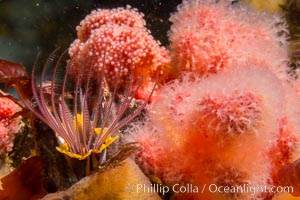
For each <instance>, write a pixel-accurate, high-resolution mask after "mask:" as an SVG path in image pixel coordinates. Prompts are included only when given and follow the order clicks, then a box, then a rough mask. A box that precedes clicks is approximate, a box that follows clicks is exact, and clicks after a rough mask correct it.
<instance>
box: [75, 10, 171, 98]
mask: <svg viewBox="0 0 300 200" xmlns="http://www.w3.org/2000/svg"><path fill="white" fill-rule="evenodd" d="M77 31H78V38H79V39H76V40H75V41H74V42H73V44H72V45H71V46H70V49H69V54H70V56H71V60H72V65H70V67H72V69H71V70H70V72H71V73H72V74H73V76H74V77H76V76H77V75H78V74H79V73H80V72H81V68H83V69H85V70H86V71H89V70H91V71H92V73H94V74H95V75H94V76H93V77H100V76H101V73H102V71H103V70H104V71H105V74H109V78H107V82H108V85H109V86H111V85H115V83H116V81H123V80H124V79H125V80H126V76H128V74H131V77H132V78H133V80H134V82H135V81H138V80H139V79H140V78H141V77H144V82H143V85H142V87H141V89H140V90H139V93H138V95H137V96H138V97H141V98H145V94H148V93H149V90H151V87H153V85H154V82H156V80H157V77H158V76H159V77H160V79H159V80H161V81H163V80H164V77H166V76H167V74H168V70H169V67H168V64H169V62H170V58H169V55H168V51H167V50H166V49H165V48H164V47H161V46H160V44H159V42H158V41H156V40H154V38H153V37H152V36H151V35H150V33H149V30H147V29H146V27H145V21H144V19H143V16H142V14H139V13H138V12H137V11H136V10H134V9H131V8H118V9H112V10H106V9H98V10H96V11H93V12H92V13H91V14H90V15H88V16H87V17H86V18H85V19H84V20H83V21H82V22H81V23H80V26H78V27H77Z"/></svg>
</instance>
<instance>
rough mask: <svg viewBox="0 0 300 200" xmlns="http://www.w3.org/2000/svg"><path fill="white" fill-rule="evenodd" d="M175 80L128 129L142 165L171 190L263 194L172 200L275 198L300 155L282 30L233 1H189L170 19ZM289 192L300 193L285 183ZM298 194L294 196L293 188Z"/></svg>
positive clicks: (273, 18) (275, 20) (273, 19)
mask: <svg viewBox="0 0 300 200" xmlns="http://www.w3.org/2000/svg"><path fill="white" fill-rule="evenodd" d="M170 20H171V22H172V23H173V24H172V26H171V30H170V32H169V37H170V42H171V44H170V54H171V70H170V71H171V72H172V73H176V74H178V76H179V78H177V79H175V80H173V81H171V82H168V83H167V84H165V85H164V86H163V87H162V88H161V89H159V90H158V91H157V96H156V98H155V100H154V101H153V102H152V103H151V105H150V106H149V107H148V108H147V111H148V116H147V118H146V119H145V120H144V121H142V122H138V123H136V124H135V125H133V126H132V130H130V132H134V133H135V134H136V135H134V138H135V139H136V140H137V141H138V142H139V144H140V145H141V146H142V148H143V149H142V151H140V152H139V153H138V155H137V161H138V163H140V165H141V167H142V168H143V169H144V170H145V171H146V173H148V174H150V175H155V176H157V177H159V178H160V179H161V180H162V181H163V182H164V183H165V184H166V185H168V186H170V187H172V185H174V184H176V183H180V184H182V185H183V186H186V187H187V185H189V184H192V185H194V186H197V187H198V189H199V188H202V186H204V185H205V184H206V185H211V184H215V185H217V186H223V187H224V186H227V187H228V188H231V189H234V188H237V187H238V186H246V187H249V188H250V187H256V186H258V187H259V186H260V187H266V190H259V191H256V193H255V194H253V193H252V194H251V193H250V192H247V191H233V190H232V191H231V192H223V193H218V192H217V193H214V192H211V191H209V190H208V189H207V190H204V191H203V192H201V191H198V192H194V193H193V192H189V193H188V192H185V193H184V192H183V193H174V198H175V199H270V198H272V197H273V195H275V192H273V191H271V188H272V186H280V185H282V184H283V185H284V184H288V183H285V182H280V181H279V179H280V178H281V177H278V174H277V172H278V170H280V169H281V168H282V167H283V166H285V165H286V164H288V163H291V162H293V161H294V160H295V159H297V158H298V156H299V149H300V147H299V134H300V132H299V131H300V129H299V128H300V127H299V124H300V118H299V114H300V107H299V106H300V105H299V102H300V101H299V100H300V99H299V96H298V95H297V94H296V91H295V90H294V89H293V88H292V85H293V84H291V83H292V82H294V80H293V78H292V77H290V75H289V74H290V73H289V72H290V69H289V67H288V48H287V47H288V42H287V29H286V24H285V22H284V21H283V20H282V19H281V18H280V17H279V16H277V15H268V14H266V13H257V12H256V11H254V10H252V9H251V8H249V7H247V6H246V5H243V4H239V3H236V4H232V3H231V2H229V1H217V2H216V1H200V0H199V1H198V0H194V1H192V0H190V1H183V3H182V4H181V5H179V6H178V10H177V12H175V13H174V14H172V16H171V17H170ZM289 184H290V185H289V186H296V185H293V184H291V182H289ZM294 189H297V188H296V187H295V188H294Z"/></svg>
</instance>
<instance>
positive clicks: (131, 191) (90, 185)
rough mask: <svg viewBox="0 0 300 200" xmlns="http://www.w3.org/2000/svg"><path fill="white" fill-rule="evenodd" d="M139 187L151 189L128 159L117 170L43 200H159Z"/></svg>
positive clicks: (85, 179)
mask: <svg viewBox="0 0 300 200" xmlns="http://www.w3.org/2000/svg"><path fill="white" fill-rule="evenodd" d="M138 185H143V186H145V187H147V188H151V183H150V181H149V180H148V178H147V177H146V176H145V175H144V174H143V173H142V172H141V170H140V169H139V167H138V166H137V165H136V164H135V162H134V161H133V160H131V159H126V160H125V161H124V162H123V163H121V164H120V165H119V166H117V167H115V168H110V169H105V171H100V172H97V173H94V174H92V175H90V176H87V177H85V178H84V179H82V180H81V181H79V182H78V183H76V184H75V185H73V186H72V187H71V188H70V189H68V190H66V191H63V192H58V193H54V194H48V195H46V196H45V197H44V198H43V199H42V200H55V199H70V200H97V199H99V200H100V199H115V200H124V199H130V200H135V199H136V200H139V199H147V200H159V199H160V197H159V196H158V194H157V193H155V192H145V191H141V192H138V188H137V187H138Z"/></svg>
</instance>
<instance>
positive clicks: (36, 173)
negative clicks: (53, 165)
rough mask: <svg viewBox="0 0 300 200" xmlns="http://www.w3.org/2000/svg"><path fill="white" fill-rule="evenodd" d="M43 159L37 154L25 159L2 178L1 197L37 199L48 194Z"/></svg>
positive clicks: (20, 199)
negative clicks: (45, 185)
mask: <svg viewBox="0 0 300 200" xmlns="http://www.w3.org/2000/svg"><path fill="white" fill-rule="evenodd" d="M43 164H44V163H43V159H42V158H41V157H38V156H35V157H31V158H28V159H27V160H25V161H24V162H23V163H22V164H21V165H20V166H19V167H18V168H16V169H15V170H14V171H13V172H12V173H10V174H9V175H7V176H5V177H3V178H2V179H1V185H2V189H1V190H0V199H3V200H4V199H5V200H37V199H40V198H42V197H43V196H45V195H46V193H47V192H46V189H45V188H44V178H43V177H44V174H43V173H44V168H43Z"/></svg>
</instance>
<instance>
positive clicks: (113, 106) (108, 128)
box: [20, 49, 155, 164]
mask: <svg viewBox="0 0 300 200" xmlns="http://www.w3.org/2000/svg"><path fill="white" fill-rule="evenodd" d="M57 51H58V49H57V50H55V51H53V52H52V53H51V54H50V56H49V57H48V59H47V61H46V63H45V64H44V66H43V69H42V72H41V75H40V82H39V85H38V84H37V83H36V78H35V71H36V65H37V64H36V63H37V62H35V64H34V66H33V69H32V73H31V88H32V93H33V98H34V100H33V101H32V100H31V99H28V98H26V97H25V96H23V95H22V94H21V95H20V97H21V98H22V100H23V102H24V104H25V106H26V107H28V108H29V109H30V110H31V111H32V112H33V113H34V114H35V115H36V116H37V117H38V118H39V119H40V120H42V121H43V122H44V123H46V124H47V125H48V126H49V127H51V128H52V129H53V131H54V132H55V133H56V136H57V137H58V141H59V142H60V145H59V146H58V147H57V150H58V151H59V152H61V153H63V154H65V155H67V156H69V157H72V158H76V159H79V160H84V159H86V158H88V157H89V156H90V155H91V154H92V153H95V154H100V153H102V152H103V151H104V150H105V149H106V148H107V147H108V146H109V145H110V144H111V143H113V142H114V141H115V140H116V139H118V134H119V133H120V132H119V130H120V129H121V128H122V127H123V126H124V125H126V124H127V123H128V122H130V121H131V120H132V119H134V118H135V117H136V116H137V115H138V114H139V113H140V112H141V111H142V110H143V108H144V107H145V106H146V105H147V102H148V100H149V98H150V96H151V94H152V92H151V93H150V95H149V98H148V99H147V100H146V101H144V102H143V103H142V104H141V105H139V106H138V107H137V108H136V109H135V110H134V111H133V112H132V113H130V114H128V115H127V116H125V117H123V115H124V113H125V111H126V110H127V109H128V107H129V106H130V105H131V103H132V101H133V99H134V94H135V92H136V91H137V90H138V88H139V86H134V88H135V89H133V81H132V79H131V78H130V77H129V79H128V80H129V81H127V82H129V83H128V87H127V89H126V90H125V92H124V94H123V95H119V94H118V95H117V91H118V87H119V83H120V80H119V79H116V84H115V86H114V88H112V89H110V88H108V86H107V84H106V74H105V70H103V71H102V73H101V77H100V78H99V77H98V78H97V79H96V80H95V79H93V78H92V76H93V73H92V70H90V71H89V72H85V71H84V69H83V67H82V69H81V70H82V73H80V74H79V75H78V76H77V77H76V80H75V81H74V79H73V77H72V78H70V77H69V75H70V70H71V69H72V67H65V68H64V67H62V60H63V57H64V55H65V52H64V53H62V54H61V55H60V56H59V57H58V59H57V60H56V61H54V58H55V54H56V52H57ZM72 64H73V62H72V59H71V60H69V61H68V62H67V66H70V65H72ZM86 73H87V74H86ZM49 74H51V76H50V77H48V78H47V76H48V75H49ZM116 76H117V77H120V76H119V74H118V71H116ZM83 77H87V79H83ZM122 81H123V80H122ZM140 83H141V81H140V82H139V84H140ZM154 87H155V86H154ZM153 89H154V88H153ZM112 135H113V136H112ZM104 160H105V159H104ZM100 164H101V163H100Z"/></svg>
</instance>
